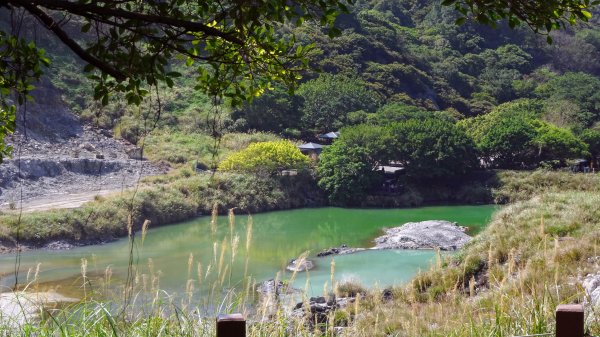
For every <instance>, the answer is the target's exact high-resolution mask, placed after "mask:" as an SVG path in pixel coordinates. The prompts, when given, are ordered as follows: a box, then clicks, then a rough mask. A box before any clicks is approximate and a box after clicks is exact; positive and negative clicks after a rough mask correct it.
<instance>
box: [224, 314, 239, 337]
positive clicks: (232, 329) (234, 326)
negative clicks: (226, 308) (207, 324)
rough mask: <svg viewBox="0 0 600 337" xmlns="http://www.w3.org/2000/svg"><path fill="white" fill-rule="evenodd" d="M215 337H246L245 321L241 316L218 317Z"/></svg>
mask: <svg viewBox="0 0 600 337" xmlns="http://www.w3.org/2000/svg"><path fill="white" fill-rule="evenodd" d="M217 337H246V320H245V319H244V316H242V314H231V315H219V316H218V317H217Z"/></svg>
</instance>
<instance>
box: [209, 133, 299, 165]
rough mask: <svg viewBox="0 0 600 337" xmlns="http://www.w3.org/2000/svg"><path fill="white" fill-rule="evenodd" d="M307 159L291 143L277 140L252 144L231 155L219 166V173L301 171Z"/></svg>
mask: <svg viewBox="0 0 600 337" xmlns="http://www.w3.org/2000/svg"><path fill="white" fill-rule="evenodd" d="M309 162H310V161H309V159H308V157H307V156H305V155H303V154H302V153H301V152H300V150H299V149H298V148H297V147H296V145H294V144H293V143H292V142H290V141H288V140H278V141H270V142H258V143H252V144H250V145H249V146H248V147H247V148H245V149H243V150H241V151H238V152H235V153H232V154H231V155H229V156H228V157H227V158H225V160H223V161H222V162H221V163H220V164H219V170H221V171H240V172H254V173H275V172H278V171H281V170H287V169H302V168H306V167H307V166H308V165H309Z"/></svg>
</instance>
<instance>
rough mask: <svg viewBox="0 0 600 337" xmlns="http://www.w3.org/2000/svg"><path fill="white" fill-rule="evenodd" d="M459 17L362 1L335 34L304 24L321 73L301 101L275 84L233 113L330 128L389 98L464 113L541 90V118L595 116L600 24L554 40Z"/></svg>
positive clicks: (267, 123) (273, 127)
mask: <svg viewBox="0 0 600 337" xmlns="http://www.w3.org/2000/svg"><path fill="white" fill-rule="evenodd" d="M457 17H458V14H457V13H456V12H455V11H454V10H453V9H451V8H447V7H443V6H441V5H440V4H439V2H438V1H394V0H382V1H360V2H359V3H358V4H356V6H355V7H354V9H353V10H352V13H351V14H348V15H343V16H341V17H340V18H339V19H338V21H339V26H340V28H342V29H343V31H342V35H341V36H340V37H338V38H335V39H330V38H329V37H328V36H327V35H326V34H324V32H322V31H320V30H318V29H316V28H313V27H310V26H307V27H302V28H300V29H298V31H297V33H299V34H300V36H301V37H302V40H303V41H304V42H306V43H315V44H316V46H317V47H318V52H315V55H314V57H313V62H314V65H315V66H316V67H317V68H319V69H322V71H323V73H322V74H320V75H319V74H316V73H313V74H307V76H306V78H305V80H306V82H305V83H304V84H303V85H302V86H301V87H300V89H299V90H298V95H299V96H300V97H301V98H302V99H301V100H300V101H303V104H302V103H298V102H296V101H295V100H293V99H286V98H284V96H283V94H282V93H281V91H279V90H275V91H274V92H271V93H269V94H266V95H265V96H263V97H262V98H260V99H258V100H257V101H256V102H255V103H254V104H252V105H250V106H249V107H247V108H245V109H242V110H240V111H236V112H235V113H234V119H235V118H243V119H244V120H245V123H246V125H247V127H248V128H250V129H259V130H269V131H274V132H282V131H284V130H285V129H286V128H288V129H302V130H305V129H307V128H308V129H315V130H318V131H324V130H332V129H337V128H339V127H340V126H342V125H347V124H355V123H357V122H361V121H364V119H365V118H367V117H368V115H366V114H365V113H373V112H375V111H376V110H377V109H378V107H381V106H383V105H385V104H390V103H403V104H407V105H413V106H417V107H420V108H423V109H426V110H447V111H449V112H450V113H451V114H452V115H454V116H456V117H457V118H463V117H469V116H475V115H480V114H485V113H488V112H490V111H491V110H492V109H493V107H495V106H497V105H499V104H501V103H505V102H508V101H512V100H516V99H519V98H540V99H543V100H544V101H545V107H544V111H543V112H544V118H546V119H548V120H550V121H553V122H558V123H559V124H561V125H560V126H567V125H568V126H572V124H577V125H578V126H590V125H591V124H593V123H594V122H595V121H596V116H597V114H598V112H599V110H598V108H599V106H598V104H599V102H600V101H599V100H598V99H599V97H600V96H599V95H598V94H597V91H598V89H599V88H600V86H599V85H600V82H599V81H598V79H597V77H595V76H597V75H598V74H599V70H600V63H599V62H598V59H599V49H598V48H600V33H599V32H598V30H597V29H595V27H596V23H595V22H593V23H590V24H588V25H585V26H579V27H577V28H576V29H575V28H574V29H571V30H567V31H561V32H557V33H553V34H552V37H553V41H554V42H553V44H552V45H549V44H547V42H546V38H545V37H544V36H541V35H536V34H534V33H533V32H531V31H530V30H529V29H528V28H525V27H522V28H518V29H515V30H512V29H509V28H508V26H507V25H502V24H500V25H499V27H498V28H497V29H492V28H489V27H486V26H482V25H480V24H478V23H472V22H467V23H465V24H464V25H461V26H458V25H456V24H455V21H456V19H457ZM332 75H333V76H332ZM316 93H320V95H319V94H316ZM325 97H326V98H325ZM265 112H266V113H268V114H270V115H272V116H271V117H272V118H265V117H264V115H263V113H265ZM283 114H285V115H286V118H282V116H281V115H283ZM573 115H577V116H578V118H573V117H574V116H573ZM569 116H571V117H569ZM579 123H580V124H579Z"/></svg>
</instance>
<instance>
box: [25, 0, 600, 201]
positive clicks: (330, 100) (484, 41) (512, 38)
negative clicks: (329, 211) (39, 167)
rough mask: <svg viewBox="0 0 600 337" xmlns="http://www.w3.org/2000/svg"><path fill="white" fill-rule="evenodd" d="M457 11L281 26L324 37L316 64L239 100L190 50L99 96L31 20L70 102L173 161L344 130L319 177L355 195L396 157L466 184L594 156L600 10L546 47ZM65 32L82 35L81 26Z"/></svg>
mask: <svg viewBox="0 0 600 337" xmlns="http://www.w3.org/2000/svg"><path fill="white" fill-rule="evenodd" d="M460 15H461V14H460V13H458V12H457V11H455V10H454V9H453V8H449V7H444V6H442V5H441V4H440V3H439V2H437V1H412V0H403V1H393V0H377V1H358V2H356V3H355V4H354V6H353V7H352V8H350V12H349V13H347V14H342V15H340V16H339V17H338V18H337V21H336V25H337V27H338V28H339V29H340V30H341V34H340V36H338V37H335V38H331V37H330V36H329V34H328V33H329V31H328V30H327V29H324V28H320V27H319V25H318V24H316V23H314V24H313V23H310V22H309V23H307V24H304V25H302V26H300V27H294V26H290V25H283V26H281V27H280V29H279V32H278V34H280V35H281V36H282V37H286V36H290V35H291V34H292V33H293V35H295V36H296V38H297V39H298V40H299V41H300V42H301V43H302V44H304V45H313V46H314V48H313V49H311V50H312V51H311V52H310V55H309V56H310V57H309V59H310V63H311V66H312V68H313V69H314V70H313V71H308V72H306V73H305V74H304V75H303V78H302V79H301V81H300V84H299V86H298V88H297V90H295V91H294V92H293V93H291V92H290V91H289V90H288V88H286V87H284V86H283V85H281V84H278V83H275V82H273V83H271V87H272V88H271V90H269V91H266V92H265V93H264V94H262V95H260V96H258V97H256V98H255V99H254V100H252V101H251V102H248V103H245V104H243V105H241V106H235V107H232V106H231V104H230V102H229V101H228V100H227V99H225V100H221V99H217V98H215V97H209V96H207V95H205V94H203V93H201V92H199V91H197V90H195V89H194V87H195V82H196V78H195V76H196V75H194V70H190V68H187V67H186V66H185V64H184V63H185V62H184V60H180V59H173V60H171V67H172V69H173V70H174V71H177V72H179V73H181V74H182V76H180V77H177V78H173V79H172V81H173V86H172V88H166V87H165V88H161V90H152V91H151V92H150V93H149V96H148V99H147V100H145V101H144V102H143V103H142V105H141V106H136V105H130V104H128V103H130V102H128V98H127V97H120V96H119V95H113V96H112V99H111V100H110V101H109V102H108V105H106V106H102V105H101V104H100V103H98V102H96V101H94V97H96V98H97V96H98V93H97V92H95V89H94V84H93V83H94V80H95V78H94V77H93V76H94V75H93V74H92V75H91V78H90V74H89V73H85V72H82V71H81V69H82V68H83V64H82V63H81V61H79V60H78V59H77V58H76V57H74V56H73V55H72V54H71V53H70V52H69V51H68V50H67V49H66V47H64V46H62V45H61V44H60V43H59V42H58V41H54V40H53V39H51V38H46V37H48V36H44V34H45V33H44V32H43V31H37V30H34V31H36V34H39V36H38V43H39V45H40V46H41V47H44V48H46V49H47V51H48V55H49V57H50V58H51V60H52V65H51V67H50V69H49V73H48V78H49V79H50V80H51V82H52V84H53V85H54V86H56V87H57V88H59V89H60V90H61V91H62V92H63V93H64V94H63V99H64V100H65V102H66V103H67V104H68V105H69V106H70V107H71V109H72V110H73V111H74V112H76V113H77V114H79V115H80V116H82V117H83V118H84V120H87V121H88V122H91V123H92V124H94V125H97V126H99V127H101V128H106V129H112V130H113V131H114V134H115V136H116V137H121V138H124V139H127V140H129V141H130V142H132V143H137V144H138V145H142V144H143V145H145V149H146V154H147V155H148V157H149V158H150V159H154V160H162V161H166V162H168V163H170V164H171V165H174V166H181V165H188V164H189V165H196V166H198V165H200V166H201V167H217V165H218V162H219V161H221V160H223V159H224V158H225V157H226V156H225V155H226V154H228V153H230V152H232V151H237V150H241V149H242V148H241V147H240V146H238V145H232V144H231V142H227V139H232V138H233V139H235V138H236V137H237V138H239V137H240V136H236V134H237V135H239V134H244V133H256V132H259V133H261V135H259V136H250V137H249V139H262V140H274V139H278V138H288V139H291V140H293V141H296V142H300V141H311V140H316V139H317V138H316V136H317V135H319V134H321V133H324V132H329V131H341V135H342V136H341V138H340V139H339V140H337V141H336V142H335V143H334V145H333V146H331V147H329V148H327V149H325V151H324V153H323V155H322V156H321V158H320V161H319V163H318V165H317V166H318V169H317V170H316V172H317V176H316V179H317V180H318V181H319V186H320V187H321V188H322V189H324V190H325V191H326V192H327V193H328V195H329V196H330V199H331V200H332V201H334V202H337V203H346V204H347V203H350V204H351V203H354V202H356V200H357V199H361V196H362V195H365V194H373V193H375V194H376V193H377V192H378V190H379V189H380V187H381V184H382V181H383V179H384V177H383V176H382V175H381V174H380V173H379V172H377V171H378V169H377V168H378V167H380V165H387V164H390V163H395V164H402V165H403V166H404V167H405V171H404V173H405V174H404V175H402V176H401V177H400V178H398V179H399V180H400V182H399V183H400V185H402V186H409V185H419V184H420V185H422V183H423V182H424V181H426V182H428V183H440V184H442V185H443V184H447V181H448V180H449V179H450V180H452V181H455V182H456V181H459V182H460V181H462V180H463V177H465V176H466V174H467V173H470V172H472V171H473V170H478V169H480V168H495V169H533V168H538V167H547V168H560V167H566V166H568V165H569V163H570V160H573V159H577V158H587V159H592V160H591V164H592V165H593V166H594V167H595V166H597V163H596V157H597V155H598V154H599V153H600V126H599V123H598V122H599V121H600V78H599V77H598V75H600V62H598V61H599V60H600V31H599V30H598V24H599V22H598V19H597V18H596V17H594V18H593V19H592V20H590V22H588V23H584V24H580V25H578V26H572V27H567V29H565V30H561V31H555V32H553V33H552V34H551V37H552V40H553V43H552V44H549V43H548V42H547V39H546V36H544V35H541V34H536V33H534V32H532V31H531V30H530V29H529V28H528V27H516V28H510V27H508V24H504V23H500V24H499V25H498V27H496V28H491V27H487V26H482V25H481V24H479V23H477V22H474V21H471V20H467V21H466V22H464V23H463V24H460V25H458V24H457V19H458V18H459V17H460ZM66 29H70V30H71V31H70V32H71V33H72V34H74V35H75V36H77V32H78V29H79V27H78V26H77V25H76V24H73V25H67V26H66ZM309 49H310V48H309ZM163 89H164V90H163ZM96 91H97V89H96ZM264 133H267V134H272V135H266V134H264ZM263 134H264V135H263ZM211 137H212V138H213V139H211ZM241 137H242V138H243V137H244V136H241ZM214 139H217V140H218V141H214ZM223 140H224V141H223ZM242 143H244V144H246V145H247V142H242ZM284 166H285V165H284ZM293 166H294V165H290V167H289V168H293ZM278 167H280V168H285V167H281V165H279V166H278ZM250 171H254V172H256V171H263V170H250ZM348 186H351V188H350V190H348V188H349V187H348ZM408 190H410V188H409V189H408ZM406 191H407V190H406V189H405V192H406ZM392 204H394V203H392Z"/></svg>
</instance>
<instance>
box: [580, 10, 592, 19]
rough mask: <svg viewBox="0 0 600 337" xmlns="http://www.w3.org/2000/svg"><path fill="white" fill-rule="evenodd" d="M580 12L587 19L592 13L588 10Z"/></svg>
mask: <svg viewBox="0 0 600 337" xmlns="http://www.w3.org/2000/svg"><path fill="white" fill-rule="evenodd" d="M581 14H583V16H585V17H586V18H587V19H588V20H589V19H591V18H592V13H590V12H588V11H584V10H582V11H581Z"/></svg>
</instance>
